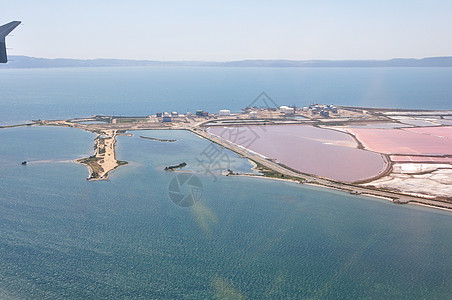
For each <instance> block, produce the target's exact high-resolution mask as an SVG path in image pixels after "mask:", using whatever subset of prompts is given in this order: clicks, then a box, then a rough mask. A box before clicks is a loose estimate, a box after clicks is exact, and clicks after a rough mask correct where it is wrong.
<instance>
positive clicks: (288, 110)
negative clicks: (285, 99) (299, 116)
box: [284, 107, 295, 116]
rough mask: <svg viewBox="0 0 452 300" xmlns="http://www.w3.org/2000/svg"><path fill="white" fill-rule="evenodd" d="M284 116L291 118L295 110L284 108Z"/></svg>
mask: <svg viewBox="0 0 452 300" xmlns="http://www.w3.org/2000/svg"><path fill="white" fill-rule="evenodd" d="M284 113H285V114H286V116H293V115H294V114H295V109H293V108H292V107H288V108H286V110H285V112H284Z"/></svg>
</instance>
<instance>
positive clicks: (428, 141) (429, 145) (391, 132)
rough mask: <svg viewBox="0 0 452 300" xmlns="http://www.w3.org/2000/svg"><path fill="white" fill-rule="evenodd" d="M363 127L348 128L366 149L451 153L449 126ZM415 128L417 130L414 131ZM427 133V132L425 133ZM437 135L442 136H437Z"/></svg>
mask: <svg viewBox="0 0 452 300" xmlns="http://www.w3.org/2000/svg"><path fill="white" fill-rule="evenodd" d="M442 128H444V129H445V130H441V128H439V127H437V128H436V127H435V128H431V129H429V128H413V129H410V128H408V129H363V128H349V129H347V131H349V132H350V133H353V134H354V135H355V136H356V138H357V139H358V140H359V141H361V142H362V143H363V145H364V147H365V148H366V149H369V150H371V151H375V152H380V153H386V154H405V155H410V154H413V155H449V154H452V140H451V139H449V138H443V137H444V136H445V135H446V134H449V135H450V132H451V131H450V128H449V129H447V127H442ZM414 130H416V131H417V132H414ZM427 133H428V134H427ZM439 135H441V136H443V137H439Z"/></svg>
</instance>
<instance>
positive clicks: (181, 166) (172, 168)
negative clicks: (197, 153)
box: [164, 162, 187, 171]
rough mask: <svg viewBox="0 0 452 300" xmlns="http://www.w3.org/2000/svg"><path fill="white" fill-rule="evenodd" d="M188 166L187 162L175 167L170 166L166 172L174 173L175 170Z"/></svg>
mask: <svg viewBox="0 0 452 300" xmlns="http://www.w3.org/2000/svg"><path fill="white" fill-rule="evenodd" d="M186 165H187V163H186V162H182V163H180V164H178V165H175V166H168V167H165V169H164V170H165V171H173V170H174V169H180V168H183V167H185V166H186Z"/></svg>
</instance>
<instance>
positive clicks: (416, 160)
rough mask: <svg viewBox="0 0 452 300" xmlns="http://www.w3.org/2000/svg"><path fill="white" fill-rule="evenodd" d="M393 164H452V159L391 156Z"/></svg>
mask: <svg viewBox="0 0 452 300" xmlns="http://www.w3.org/2000/svg"><path fill="white" fill-rule="evenodd" d="M391 160H392V161H393V162H408V163H411V162H414V163H420V162H426V163H452V157H432V156H406V155H391Z"/></svg>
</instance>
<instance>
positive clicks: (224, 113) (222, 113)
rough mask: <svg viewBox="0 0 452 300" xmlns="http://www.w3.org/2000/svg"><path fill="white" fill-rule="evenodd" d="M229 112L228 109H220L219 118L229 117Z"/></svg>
mask: <svg viewBox="0 0 452 300" xmlns="http://www.w3.org/2000/svg"><path fill="white" fill-rule="evenodd" d="M230 115H231V111H230V110H229V109H222V110H220V116H230Z"/></svg>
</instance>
